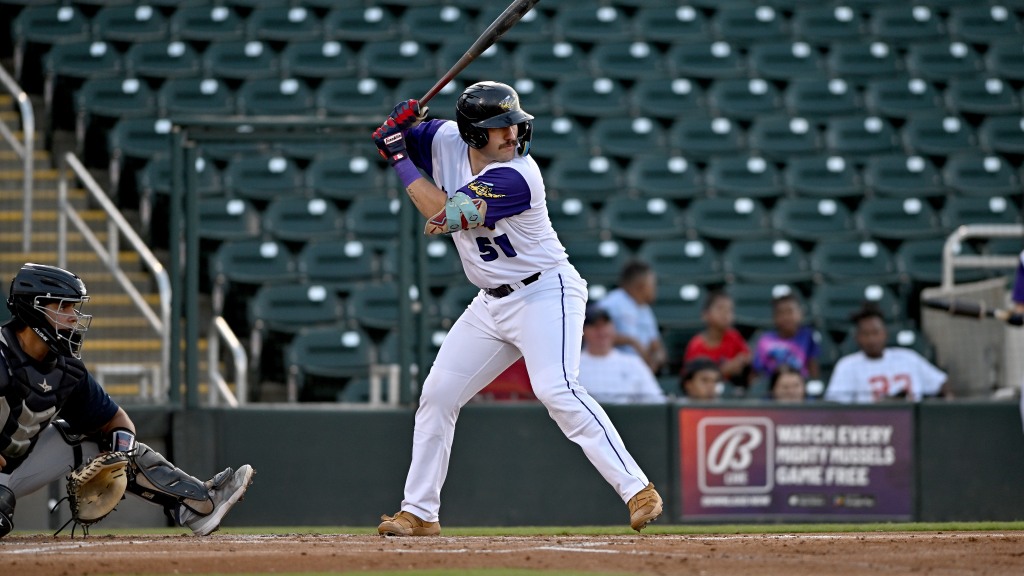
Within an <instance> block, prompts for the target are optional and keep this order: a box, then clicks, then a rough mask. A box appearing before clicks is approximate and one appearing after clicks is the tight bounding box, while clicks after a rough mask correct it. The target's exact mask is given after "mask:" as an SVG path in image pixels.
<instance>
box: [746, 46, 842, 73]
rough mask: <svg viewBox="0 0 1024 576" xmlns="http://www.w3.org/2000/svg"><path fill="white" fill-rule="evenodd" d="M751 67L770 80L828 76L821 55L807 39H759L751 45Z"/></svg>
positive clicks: (754, 71)
mask: <svg viewBox="0 0 1024 576" xmlns="http://www.w3.org/2000/svg"><path fill="white" fill-rule="evenodd" d="M750 68H751V70H752V71H753V73H754V74H756V75H758V76H760V77H762V78H767V79H769V80H786V81H790V80H796V79H798V78H815V79H819V78H824V77H825V64H824V61H823V60H822V58H821V55H820V54H819V53H818V51H817V50H815V49H814V48H813V47H812V46H811V45H810V44H808V43H807V42H791V41H785V42H770V43H758V44H754V45H753V46H751V47H750Z"/></svg>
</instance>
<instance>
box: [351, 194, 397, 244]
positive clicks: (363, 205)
mask: <svg viewBox="0 0 1024 576" xmlns="http://www.w3.org/2000/svg"><path fill="white" fill-rule="evenodd" d="M400 208H401V201H400V200H398V199H397V198H385V197H383V196H360V197H359V198H356V199H355V200H353V201H352V204H351V205H349V207H348V209H347V210H346V211H345V230H346V231H347V232H348V234H349V235H350V236H351V237H352V238H354V239H359V240H362V241H363V242H365V243H367V244H369V245H373V244H382V243H386V242H387V241H389V240H394V239H395V238H398V211H399V209H400Z"/></svg>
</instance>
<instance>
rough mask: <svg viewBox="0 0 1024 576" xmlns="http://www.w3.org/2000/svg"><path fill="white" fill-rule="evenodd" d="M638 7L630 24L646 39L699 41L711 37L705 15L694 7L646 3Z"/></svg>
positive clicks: (673, 41)
mask: <svg viewBox="0 0 1024 576" xmlns="http://www.w3.org/2000/svg"><path fill="white" fill-rule="evenodd" d="M645 4H646V5H644V6H639V7H638V8H637V11H636V14H635V15H634V16H633V26H634V28H635V30H636V31H637V33H638V35H639V36H640V37H642V38H645V39H646V40H647V41H648V42H665V43H669V44H671V43H676V42H699V41H702V40H710V39H711V26H710V25H709V24H708V20H707V17H706V16H704V13H703V12H701V11H700V10H697V9H696V8H694V7H693V6H675V5H664V6H662V5H656V4H650V3H645Z"/></svg>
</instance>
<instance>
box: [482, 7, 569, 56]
mask: <svg viewBox="0 0 1024 576" xmlns="http://www.w3.org/2000/svg"><path fill="white" fill-rule="evenodd" d="M472 4H473V6H472V7H477V8H481V9H480V15H479V16H478V17H477V19H476V27H477V29H478V30H480V31H483V30H485V29H486V28H487V27H488V26H490V25H491V22H494V19H495V18H497V17H498V15H499V14H501V13H502V12H504V11H505V8H506V6H491V5H487V6H483V7H480V3H479V2H476V1H475V0H474V1H473V2H472ZM553 36H554V24H553V23H552V22H551V17H550V16H548V14H547V13H546V12H544V11H543V10H538V9H537V8H536V7H534V8H531V9H530V10H529V11H528V12H527V13H526V14H523V17H522V18H521V19H520V20H519V22H516V25H515V26H513V27H512V28H511V29H510V30H509V31H508V32H505V34H504V35H503V36H502V37H501V39H502V41H503V42H512V43H517V44H520V45H521V44H523V43H529V42H546V41H549V40H550V39H551V38H552V37H553Z"/></svg>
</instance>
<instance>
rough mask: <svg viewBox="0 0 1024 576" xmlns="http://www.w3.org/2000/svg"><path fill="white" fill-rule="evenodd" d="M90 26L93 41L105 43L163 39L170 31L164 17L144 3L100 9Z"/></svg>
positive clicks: (91, 20) (109, 6)
mask: <svg viewBox="0 0 1024 576" xmlns="http://www.w3.org/2000/svg"><path fill="white" fill-rule="evenodd" d="M90 24H91V25H92V30H93V32H92V35H93V38H102V39H103V40H106V41H108V42H126V43H132V44H134V43H136V42H154V41H158V40H164V39H166V38H167V34H168V32H169V31H170V24H169V23H168V21H167V19H166V18H164V15H163V14H162V13H161V12H160V11H159V10H156V9H154V8H153V7H152V6H149V5H147V4H138V5H134V6H133V5H124V6H115V5H108V6H104V7H102V8H100V10H99V11H98V12H96V14H95V15H94V16H93V17H92V18H91V19H90Z"/></svg>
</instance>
